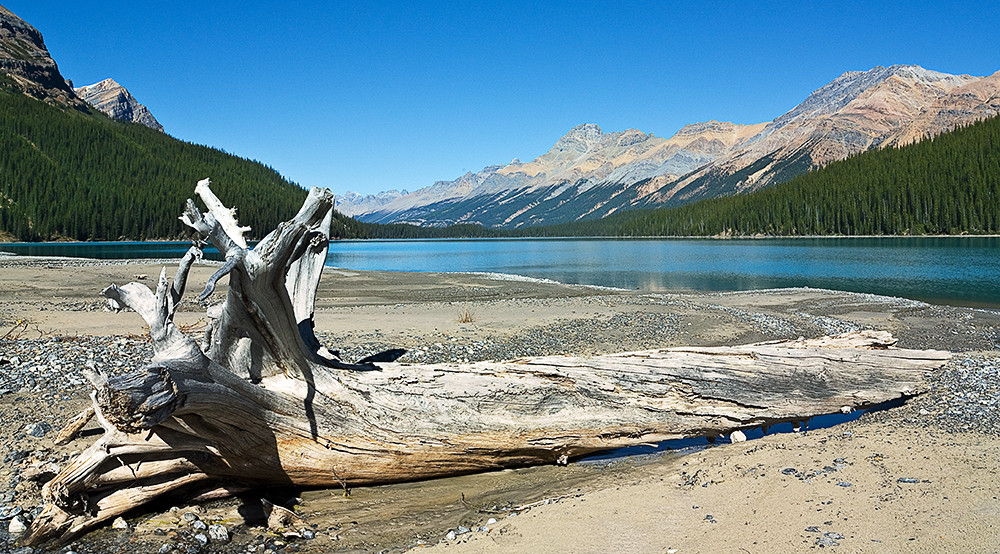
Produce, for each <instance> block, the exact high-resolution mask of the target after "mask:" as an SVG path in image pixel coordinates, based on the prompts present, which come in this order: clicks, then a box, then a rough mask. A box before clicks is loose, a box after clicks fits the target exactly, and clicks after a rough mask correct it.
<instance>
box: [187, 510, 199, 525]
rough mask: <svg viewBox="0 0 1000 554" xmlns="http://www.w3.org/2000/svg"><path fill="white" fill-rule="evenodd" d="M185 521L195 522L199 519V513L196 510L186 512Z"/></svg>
mask: <svg viewBox="0 0 1000 554" xmlns="http://www.w3.org/2000/svg"><path fill="white" fill-rule="evenodd" d="M184 521H186V522H188V523H194V522H196V521H198V514H196V513H194V512H184Z"/></svg>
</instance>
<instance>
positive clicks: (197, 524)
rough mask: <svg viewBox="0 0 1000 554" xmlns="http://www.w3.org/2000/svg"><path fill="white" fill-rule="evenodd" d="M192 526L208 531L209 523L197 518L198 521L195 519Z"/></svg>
mask: <svg viewBox="0 0 1000 554" xmlns="http://www.w3.org/2000/svg"><path fill="white" fill-rule="evenodd" d="M191 527H193V528H194V529H195V530H196V531H206V530H208V524H207V523H205V522H204V521H202V520H200V519H199V520H197V521H195V522H194V523H192V524H191Z"/></svg>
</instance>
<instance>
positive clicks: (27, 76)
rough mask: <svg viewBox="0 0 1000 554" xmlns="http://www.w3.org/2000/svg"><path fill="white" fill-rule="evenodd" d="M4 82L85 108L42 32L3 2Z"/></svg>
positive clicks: (0, 77)
mask: <svg viewBox="0 0 1000 554" xmlns="http://www.w3.org/2000/svg"><path fill="white" fill-rule="evenodd" d="M0 85H6V86H10V87H12V88H14V89H16V90H18V91H20V92H22V93H24V94H27V95H28V96H32V97H34V98H38V99H39V100H44V101H46V102H51V103H56V104H62V105H66V106H71V107H75V108H85V107H86V104H84V103H83V102H82V101H81V100H79V99H78V98H77V97H76V95H75V94H73V89H72V87H71V86H70V85H69V84H68V83H67V82H66V79H64V78H63V76H62V75H61V74H60V73H59V68H58V67H57V66H56V62H55V61H54V60H53V59H52V56H51V55H49V51H48V49H47V48H46V47H45V41H44V40H43V39H42V34H41V33H40V32H39V31H38V29H35V28H34V27H32V26H31V25H29V24H28V23H27V22H25V21H24V20H23V19H21V18H19V17H17V16H16V15H14V13H12V12H11V11H10V10H8V9H7V8H4V7H3V6H0Z"/></svg>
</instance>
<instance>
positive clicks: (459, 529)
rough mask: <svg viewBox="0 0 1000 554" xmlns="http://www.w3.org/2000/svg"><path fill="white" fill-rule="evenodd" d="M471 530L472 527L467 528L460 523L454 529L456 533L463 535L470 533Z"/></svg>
mask: <svg viewBox="0 0 1000 554" xmlns="http://www.w3.org/2000/svg"><path fill="white" fill-rule="evenodd" d="M471 532H472V529H469V528H468V527H462V526H461V525H459V526H458V529H456V530H455V534H456V535H464V534H466V533H471Z"/></svg>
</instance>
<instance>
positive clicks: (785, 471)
mask: <svg viewBox="0 0 1000 554" xmlns="http://www.w3.org/2000/svg"><path fill="white" fill-rule="evenodd" d="M798 472H799V470H797V469H795V468H794V467H786V468H785V469H783V470H781V473H782V474H783V475H795V474H796V473H798Z"/></svg>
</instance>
